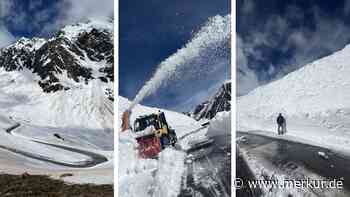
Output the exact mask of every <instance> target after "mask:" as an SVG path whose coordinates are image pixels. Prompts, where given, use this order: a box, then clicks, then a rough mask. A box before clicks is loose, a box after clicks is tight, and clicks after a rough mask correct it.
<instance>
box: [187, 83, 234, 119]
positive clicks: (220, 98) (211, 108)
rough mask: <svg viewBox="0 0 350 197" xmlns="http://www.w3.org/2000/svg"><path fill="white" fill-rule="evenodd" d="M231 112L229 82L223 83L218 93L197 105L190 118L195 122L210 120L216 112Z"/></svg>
mask: <svg viewBox="0 0 350 197" xmlns="http://www.w3.org/2000/svg"><path fill="white" fill-rule="evenodd" d="M230 110H231V82H230V81H227V82H225V83H224V84H223V85H222V86H221V88H220V89H219V90H218V92H217V93H216V94H215V95H214V96H213V97H212V98H211V99H210V100H209V101H206V102H203V103H202V104H199V105H198V106H197V107H196V108H195V109H194V111H193V114H192V116H193V117H194V118H195V119H196V120H200V119H203V118H205V119H212V118H214V117H215V115H216V114H217V113H218V112H222V111H230Z"/></svg>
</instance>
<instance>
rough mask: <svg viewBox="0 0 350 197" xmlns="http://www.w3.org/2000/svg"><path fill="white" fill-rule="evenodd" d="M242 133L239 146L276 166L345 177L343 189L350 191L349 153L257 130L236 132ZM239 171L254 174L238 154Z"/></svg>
mask: <svg viewBox="0 0 350 197" xmlns="http://www.w3.org/2000/svg"><path fill="white" fill-rule="evenodd" d="M242 136H244V137H243V140H240V141H239V142H238V148H239V149H241V150H244V151H246V152H249V154H254V155H258V156H259V157H260V158H263V159H264V160H266V161H268V162H270V165H272V166H273V167H275V168H276V169H279V170H282V171H284V172H288V173H293V171H297V170H298V168H304V169H307V170H308V171H310V172H312V173H314V174H317V175H319V176H321V177H325V178H328V179H337V180H343V183H344V193H347V194H348V191H350V157H349V156H346V155H342V154H340V153H336V152H333V151H331V150H329V149H325V148H322V147H317V146H311V145H306V144H302V143H296V142H290V141H286V140H283V139H275V138H270V137H265V136H260V135H255V134H247V133H240V132H238V133H237V138H239V137H242ZM319 152H323V153H325V154H326V156H322V155H320V154H319ZM237 155H238V154H237ZM239 168H240V169H239ZM239 170H241V172H239ZM299 173H300V172H299ZM237 175H238V177H240V176H241V178H243V179H244V178H246V179H251V178H252V174H251V172H249V169H248V168H247V167H245V163H244V161H243V160H242V158H237ZM305 176H307V175H305ZM239 192H241V195H238V196H256V195H250V194H249V191H245V192H242V191H239ZM237 194H239V193H237ZM316 195H317V194H316Z"/></svg>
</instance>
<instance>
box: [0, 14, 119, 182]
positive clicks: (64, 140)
mask: <svg viewBox="0 0 350 197" xmlns="http://www.w3.org/2000/svg"><path fill="white" fill-rule="evenodd" d="M113 77H114V76H113V23H112V22H108V21H107V22H105V21H104V22H103V21H89V22H87V23H80V24H76V25H72V26H66V27H65V28H63V29H62V30H61V31H59V32H58V33H57V34H56V35H55V36H53V37H52V38H49V39H41V38H32V39H27V38H21V39H19V40H18V41H17V42H16V43H14V44H12V45H10V46H8V47H5V48H3V49H1V50H0V116H1V118H0V135H1V137H0V151H1V152H4V151H5V152H6V151H8V150H10V152H9V153H7V154H6V156H4V157H3V158H2V160H1V162H0V163H1V164H0V168H1V169H6V171H5V172H8V173H23V172H24V171H27V172H29V173H36V174H50V175H52V176H55V174H56V175H57V176H59V175H58V174H60V173H72V174H73V176H72V177H68V178H66V180H70V181H75V182H93V183H112V182H113V173H112V171H113V162H111V161H113V147H114V146H113V81H114V79H113ZM16 125H18V127H16ZM12 127H15V128H14V129H13V131H11V132H10V131H9V130H8V128H12ZM43 143H49V144H51V145H47V144H43ZM52 144H53V145H52ZM56 145H58V146H57V147H55V146H56ZM69 147H73V148H69ZM71 149H72V150H71ZM70 150H71V151H70ZM89 155H90V156H89ZM95 156H96V158H97V160H99V159H100V161H97V160H96V158H95V159H94V158H93V157H95ZM101 158H102V159H101ZM6 159H7V160H6ZM105 159H106V160H107V161H104V160H105ZM16 160H17V161H16ZM22 160H25V162H23V161H22ZM37 160H38V161H37ZM94 160H96V165H87V167H79V166H84V165H83V164H86V163H89V162H92V163H94ZM102 160H103V162H102ZM12 162H14V164H13V163H12ZM101 162H102V163H101ZM38 163H40V165H38ZM59 163H63V164H62V165H61V164H59ZM65 164H67V166H65ZM70 164H72V166H73V167H70V166H71V165H70ZM73 164H74V165H73ZM97 164H99V165H97ZM72 168H78V169H74V170H73V169H72ZM80 168H83V169H80ZM89 170H90V171H91V173H90V175H89V173H88V171H89ZM78 174H84V177H85V178H84V177H81V176H79V175H78ZM57 176H55V177H57ZM93 177H95V178H93Z"/></svg>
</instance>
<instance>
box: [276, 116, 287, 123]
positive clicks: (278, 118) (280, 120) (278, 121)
mask: <svg viewBox="0 0 350 197" xmlns="http://www.w3.org/2000/svg"><path fill="white" fill-rule="evenodd" d="M284 121H285V120H284V118H283V116H282V115H279V116H278V117H277V124H279V125H282V124H283V123H284Z"/></svg>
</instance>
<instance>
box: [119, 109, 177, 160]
mask: <svg viewBox="0 0 350 197" xmlns="http://www.w3.org/2000/svg"><path fill="white" fill-rule="evenodd" d="M129 116H130V111H126V112H124V114H123V125H122V127H123V130H125V129H126V128H127V127H128V128H130V126H128V125H126V123H125V122H129ZM131 130H132V131H133V133H134V136H135V139H136V141H137V143H138V145H139V146H138V151H139V155H140V157H142V158H155V157H157V155H158V153H159V152H160V151H162V150H163V149H165V148H166V147H168V146H175V144H176V142H177V137H176V133H175V130H174V129H172V128H171V127H170V126H169V125H168V123H167V121H166V118H165V114H164V112H161V111H159V112H158V113H153V114H149V115H144V116H140V117H138V118H136V120H135V121H134V126H133V128H131Z"/></svg>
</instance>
